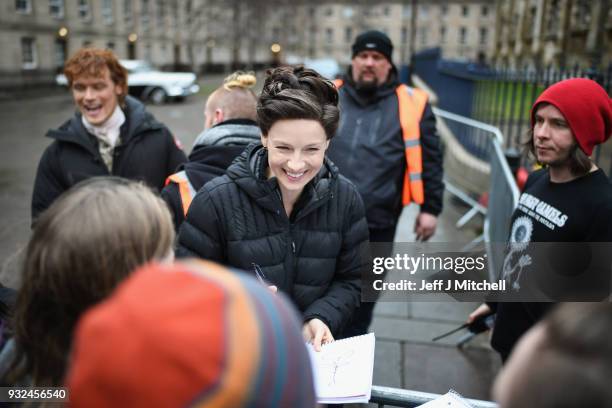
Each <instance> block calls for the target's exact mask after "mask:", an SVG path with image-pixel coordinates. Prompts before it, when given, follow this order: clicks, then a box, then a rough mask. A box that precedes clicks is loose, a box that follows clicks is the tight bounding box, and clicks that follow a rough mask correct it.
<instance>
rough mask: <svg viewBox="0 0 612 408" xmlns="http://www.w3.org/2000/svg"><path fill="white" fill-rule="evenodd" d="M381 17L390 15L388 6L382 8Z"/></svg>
mask: <svg viewBox="0 0 612 408" xmlns="http://www.w3.org/2000/svg"><path fill="white" fill-rule="evenodd" d="M383 15H384V16H385V17H389V16H390V15H391V8H390V7H389V6H385V7H383Z"/></svg>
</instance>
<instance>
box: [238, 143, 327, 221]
mask: <svg viewBox="0 0 612 408" xmlns="http://www.w3.org/2000/svg"><path fill="white" fill-rule="evenodd" d="M267 168H268V155H267V151H266V149H264V148H263V146H262V145H261V144H259V143H257V144H251V145H249V146H248V147H247V148H246V150H245V151H244V152H242V154H241V155H240V156H238V158H236V160H235V161H234V162H233V163H232V165H231V166H230V167H229V168H228V170H227V175H228V176H229V178H230V179H232V180H233V181H234V182H235V183H236V184H237V185H238V187H239V188H241V189H242V190H244V191H245V192H246V193H247V194H248V195H249V196H250V197H251V198H253V199H254V200H255V201H256V202H257V203H258V204H259V205H260V206H261V207H264V208H266V209H268V210H270V211H273V212H277V211H278V210H279V209H281V208H282V200H281V198H280V197H281V196H280V190H279V186H278V181H277V179H276V177H271V178H266V170H267ZM337 180H338V168H337V167H336V166H335V165H334V164H333V163H332V162H331V160H329V159H328V158H327V157H326V158H325V159H324V162H323V166H322V167H321V170H319V173H317V175H316V176H315V177H314V178H313V179H312V180H311V181H310V182H309V183H308V184H307V185H306V186H305V187H304V191H303V192H302V194H301V196H300V198H299V200H298V203H296V211H297V213H296V215H295V219H297V218H298V217H300V216H303V215H306V214H307V213H308V212H310V211H312V210H313V209H314V208H317V207H319V206H320V205H322V204H323V203H325V202H326V201H327V200H328V199H329V198H330V197H331V195H332V194H331V193H332V188H333V186H334V184H335V183H336V182H337ZM292 218H293V217H292Z"/></svg>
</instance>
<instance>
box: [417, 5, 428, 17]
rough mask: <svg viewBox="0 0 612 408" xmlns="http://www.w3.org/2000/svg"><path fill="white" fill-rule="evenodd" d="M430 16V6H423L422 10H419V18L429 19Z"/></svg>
mask: <svg viewBox="0 0 612 408" xmlns="http://www.w3.org/2000/svg"><path fill="white" fill-rule="evenodd" d="M428 15H429V6H428V5H422V6H421V9H420V10H419V17H423V18H427V16H428Z"/></svg>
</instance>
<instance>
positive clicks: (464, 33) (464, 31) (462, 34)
mask: <svg viewBox="0 0 612 408" xmlns="http://www.w3.org/2000/svg"><path fill="white" fill-rule="evenodd" d="M466 39H467V28H466V27H460V28H459V44H465V42H466Z"/></svg>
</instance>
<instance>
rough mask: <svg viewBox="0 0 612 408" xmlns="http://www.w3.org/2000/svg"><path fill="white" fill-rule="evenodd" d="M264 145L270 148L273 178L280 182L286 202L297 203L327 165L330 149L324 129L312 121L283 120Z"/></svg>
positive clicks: (262, 138)
mask: <svg viewBox="0 0 612 408" xmlns="http://www.w3.org/2000/svg"><path fill="white" fill-rule="evenodd" d="M261 142H262V144H263V145H264V146H265V147H267V149H268V165H269V168H270V177H272V176H273V177H276V178H277V179H278V184H279V186H280V189H281V193H282V194H283V200H286V199H293V200H297V197H299V195H300V194H301V192H302V191H303V190H304V186H306V184H308V182H309V181H310V180H312V179H313V178H314V176H316V175H317V173H318V172H319V170H320V169H321V166H323V159H324V158H325V150H327V147H328V146H329V141H328V140H327V137H326V135H325V130H324V129H323V126H321V124H320V123H319V122H317V121H316V120H312V119H283V120H279V121H276V122H275V123H274V124H273V125H272V127H271V128H270V131H269V132H268V134H267V135H266V136H263V135H262V137H261Z"/></svg>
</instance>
